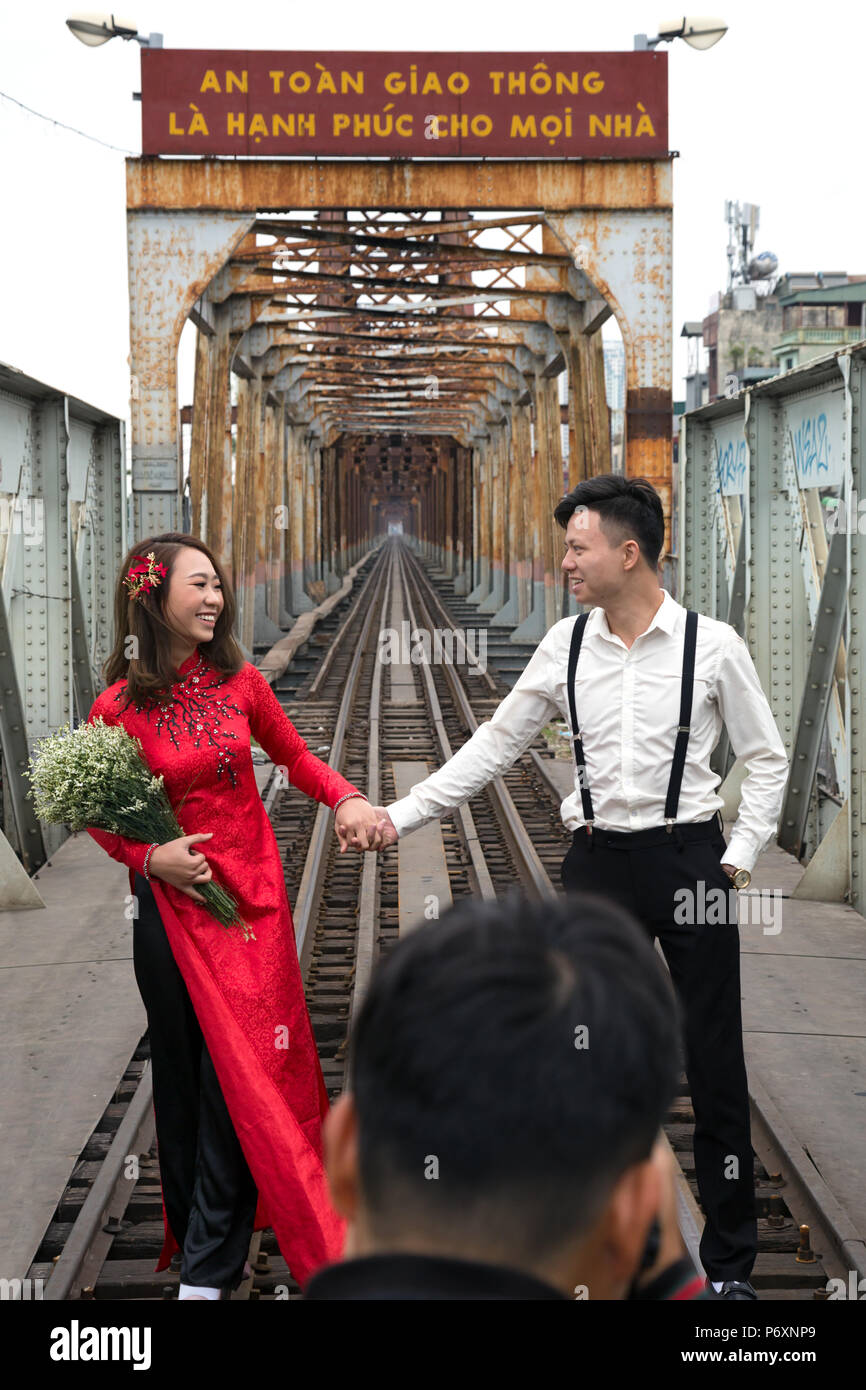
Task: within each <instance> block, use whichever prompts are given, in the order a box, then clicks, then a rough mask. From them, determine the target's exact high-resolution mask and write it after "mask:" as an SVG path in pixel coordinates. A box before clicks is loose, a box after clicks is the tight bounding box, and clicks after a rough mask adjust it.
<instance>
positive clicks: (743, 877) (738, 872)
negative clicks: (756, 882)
mask: <svg viewBox="0 0 866 1390" xmlns="http://www.w3.org/2000/svg"><path fill="white" fill-rule="evenodd" d="M751 881H752V875H751V874H750V873H749V870H748V869H735V870H734V872H733V873H732V874H731V883H732V884H733V885H734V887H735V888H748V886H749V884H750V883H751Z"/></svg>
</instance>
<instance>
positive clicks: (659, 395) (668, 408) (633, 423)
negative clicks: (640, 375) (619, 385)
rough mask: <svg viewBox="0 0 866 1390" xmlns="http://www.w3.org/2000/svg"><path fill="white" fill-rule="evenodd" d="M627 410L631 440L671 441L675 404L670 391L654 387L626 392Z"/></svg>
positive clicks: (638, 388) (637, 388)
mask: <svg viewBox="0 0 866 1390" xmlns="http://www.w3.org/2000/svg"><path fill="white" fill-rule="evenodd" d="M625 410H626V417H627V420H628V435H629V438H631V439H636V438H640V439H671V438H672V437H673V402H672V399H671V393H670V391H663V390H662V391H660V390H658V389H657V388H656V387H654V386H644V387H636V388H635V389H633V390H631V391H627V392H626V398H625Z"/></svg>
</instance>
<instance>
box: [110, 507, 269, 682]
mask: <svg viewBox="0 0 866 1390" xmlns="http://www.w3.org/2000/svg"><path fill="white" fill-rule="evenodd" d="M181 546H192V547H193V548H194V549H195V550H200V551H201V553H202V554H203V555H206V556H207V558H208V559H209V560H210V562H211V564H212V565H213V567H214V569H215V570H216V573H217V578H218V579H219V582H220V584H221V586H222V595H223V607H222V612H221V613H220V615H219V617H218V618H217V620H216V623H215V624H214V630H213V637H212V638H211V640H210V641H209V642H208V643H207V644H206V645H205V644H202V647H201V650H202V652H203V653H204V654H205V655H206V657H207V660H208V662H209V664H210V665H211V666H213V667H214V668H215V669H216V670H217V671H220V672H221V673H222V674H223V675H227V676H228V675H232V674H233V673H234V672H235V671H239V670H240V669H241V667H242V666H243V664H244V656H243V652H242V651H241V649H240V647H239V646H238V644H237V642H236V641H235V638H234V623H235V614H236V611H237V610H236V605H235V596H234V593H233V591H232V587H231V583H230V581H229V579H228V577H227V575H226V574H225V571H224V570H223V567H222V565H221V564H220V562H219V560H218V559H217V557H216V556H215V555H214V553H213V551H212V550H211V549H210V548H209V547H208V546H206V545H205V543H204V541H200V540H199V539H198V537H197V536H187V535H184V534H183V533H182V532H180V531H166V532H164V533H163V534H162V535H161V536H149V537H147V539H146V540H143V541H139V542H138V543H137V544H136V545H134V546H132V548H131V549H130V550H129V552H128V553H127V555H126V557H125V558H124V561H123V564H122V565H121V567H120V573H119V574H118V576H117V587H116V589H115V591H114V647H113V648H112V651H111V654H110V655H109V657H108V659H107V660H106V662H105V664H104V666H103V668H102V675H103V679H104V680H105V684H106V685H107V686H108V685H113V684H114V682H115V681H117V680H122V679H123V678H124V677H126V693H127V696H128V698H129V700H130V701H135V702H136V703H142V702H144V701H146V700H156V701H158V702H166V703H167V702H168V701H169V700H170V699H171V690H170V687H171V686H172V685H173V684H174V683H175V681H176V680H177V678H178V673H177V668H176V667H175V665H174V663H173V661H172V658H171V639H172V636H173V635H174V633H173V629H172V628H170V627H169V625H168V623H167V621H166V618H165V603H166V599H167V597H168V589H169V584H170V583H171V576H172V573H173V570H174V566H175V561H176V560H177V556H178V552H179V551H180V549H181ZM151 551H153V557H154V560H156V562H157V563H158V564H161V565H165V568H166V571H167V573H166V574H165V575H163V577H162V579H161V581H160V583H159V584H158V585H157V586H156V588H153V589H149V590H146V591H145V592H144V594H142V596H141V597H140V598H135V599H133V598H130V596H129V590H128V589H127V587H126V585H125V584H124V582H123V581H124V578H125V576H126V575H127V573H128V571H129V568H130V565H132V564H133V562H134V561H135V560H139V559H142V560H146V559H147V557H148V555H149V554H150V552H151ZM133 638H134V639H135V640H134V641H133V640H131V639H133Z"/></svg>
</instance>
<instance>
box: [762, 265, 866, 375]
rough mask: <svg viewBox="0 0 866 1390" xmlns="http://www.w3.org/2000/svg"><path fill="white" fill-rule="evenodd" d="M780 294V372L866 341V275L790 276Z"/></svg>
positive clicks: (776, 347) (777, 348) (776, 346)
mask: <svg viewBox="0 0 866 1390" xmlns="http://www.w3.org/2000/svg"><path fill="white" fill-rule="evenodd" d="M776 294H777V296H778V299H779V304H780V306H781V309H782V325H781V331H780V333H779V337H778V339H777V341H776V343H775V344H774V346H773V353H774V355H775V357H776V360H777V362H778V364H779V365H778V370H779V371H781V372H789V371H791V370H792V369H793V368H794V367H802V366H803V363H804V362H811V361H812V360H813V358H815V357H823V356H825V354H826V353H828V352H836V351H837V350H838V349H839V348H843V347H850V345H851V344H852V343H858V342H860V341H861V340H862V339H864V338H866V276H863V275H846V274H845V273H844V272H841V273H839V274H825V275H786V276H784V277H783V279H782V280H780V281H779V284H778V285H777V287H776Z"/></svg>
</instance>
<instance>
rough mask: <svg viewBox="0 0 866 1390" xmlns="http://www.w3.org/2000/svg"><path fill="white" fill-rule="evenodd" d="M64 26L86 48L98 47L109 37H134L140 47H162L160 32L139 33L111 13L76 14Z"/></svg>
mask: <svg viewBox="0 0 866 1390" xmlns="http://www.w3.org/2000/svg"><path fill="white" fill-rule="evenodd" d="M66 27H67V29H69V30H70V32H71V33H73V34H74V35H75V37H76V38H77V39H78V40H79V42H80V43H83V44H86V45H87V47H88V48H98V47H99V45H100V44H103V43H108V41H109V39H126V40H127V41H128V40H129V39H135V41H136V43H139V44H141V46H142V48H162V34H139V32H138V30H137V29H136V27H135V25H134V24H131V23H130V22H129V21H128V20H124V19H118V18H117V17H116V16H115V15H113V14H89V13H88V14H77V15H73V16H72V17H71V19H67V21H66Z"/></svg>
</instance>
